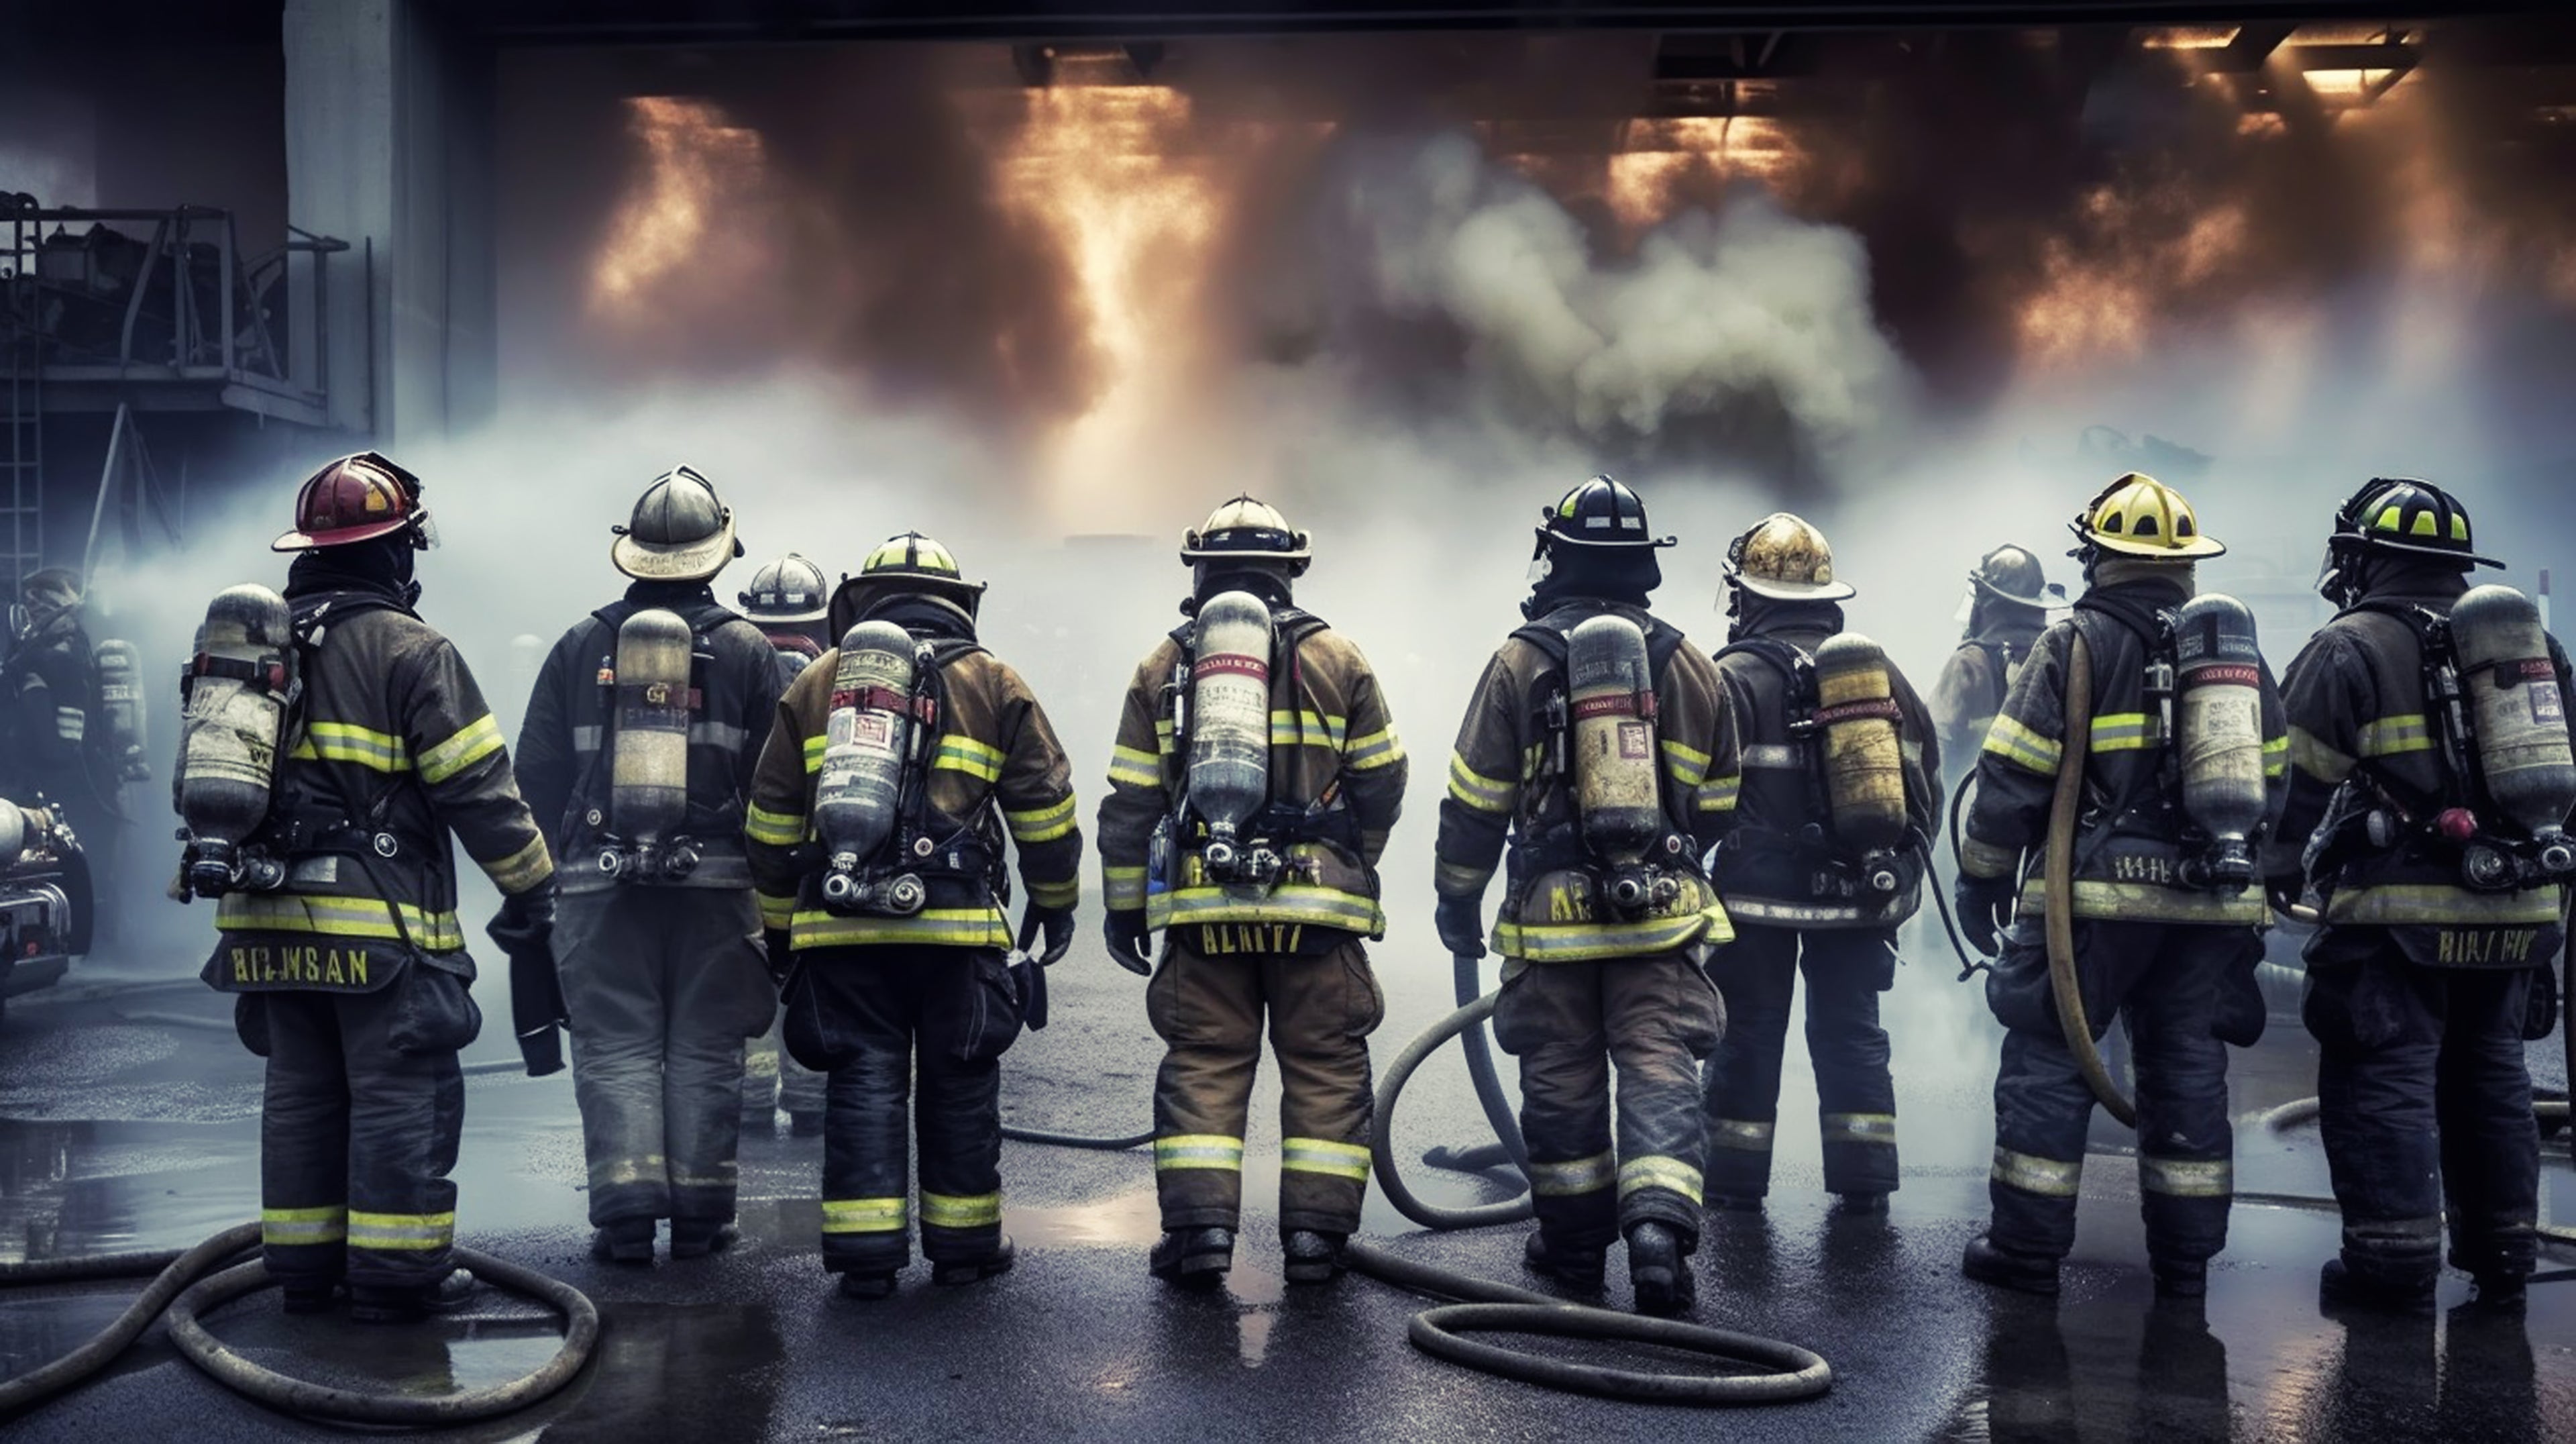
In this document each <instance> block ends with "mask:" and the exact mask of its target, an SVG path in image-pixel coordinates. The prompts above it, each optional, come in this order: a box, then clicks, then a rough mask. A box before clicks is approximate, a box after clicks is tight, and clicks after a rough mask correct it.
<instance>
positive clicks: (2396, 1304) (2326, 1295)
mask: <svg viewBox="0 0 2576 1444" xmlns="http://www.w3.org/2000/svg"><path fill="white" fill-rule="evenodd" d="M2433 1283H2434V1281H2433V1280H2432V1279H2429V1278H2428V1279H2426V1280H2424V1281H2423V1282H2422V1283H2403V1282H2397V1281H2394V1280H2384V1279H2377V1278H2372V1277H2370V1276H2368V1275H2366V1274H2362V1273H2358V1272H2355V1271H2354V1270H2353V1268H2352V1266H2351V1265H2349V1264H2346V1263H2345V1262H2344V1261H2343V1260H2342V1259H2341V1258H2330V1259H2327V1260H2326V1262H2325V1267H2323V1268H2321V1269H2319V1270H2317V1307H2318V1309H2319V1310H2320V1311H2321V1312H2323V1313H2325V1314H2326V1315H2327V1316H2328V1317H2332V1316H2334V1315H2335V1314H2338V1313H2340V1312H2342V1311H2344V1310H2346V1309H2366V1310H2374V1311H2379V1312H2386V1313H2399V1314H2429V1313H2431V1312H2433Z"/></svg>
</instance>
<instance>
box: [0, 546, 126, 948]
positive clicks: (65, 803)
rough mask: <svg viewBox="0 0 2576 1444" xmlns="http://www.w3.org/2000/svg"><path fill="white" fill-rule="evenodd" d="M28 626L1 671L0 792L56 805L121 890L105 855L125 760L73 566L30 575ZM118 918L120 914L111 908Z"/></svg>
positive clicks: (24, 597) (25, 597)
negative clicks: (114, 752) (105, 710)
mask: <svg viewBox="0 0 2576 1444" xmlns="http://www.w3.org/2000/svg"><path fill="white" fill-rule="evenodd" d="M18 596H19V600H20V602H21V603H22V604H23V605H24V607H25V610H26V617H27V624H26V626H25V627H24V628H23V629H22V630H21V631H20V632H19V633H18V635H17V636H16V637H15V638H14V639H13V640H12V644H11V646H10V649H9V655H8V659H7V662H6V663H5V665H0V702H5V705H6V709H7V710H6V713H5V716H0V769H5V770H6V772H7V773H8V774H9V775H8V776H5V777H0V785H5V786H7V787H8V788H9V795H10V796H12V797H19V798H24V799H26V800H27V801H28V802H29V803H31V804H32V803H33V802H34V801H35V800H36V799H37V798H38V797H40V796H41V797H42V798H43V799H44V800H45V801H46V802H48V803H50V804H52V805H53V806H54V807H55V808H56V809H58V810H59V811H60V812H61V814H62V815H63V816H65V817H66V818H68V819H69V820H70V821H71V823H72V825H73V826H75V827H76V828H78V829H79V831H80V835H81V840H82V844H83V846H84V848H85V850H86V851H87V852H88V853H89V856H90V864H91V867H92V869H93V871H94V873H95V875H96V876H98V877H99V878H100V879H101V880H103V881H108V882H109V883H110V885H111V886H112V885H113V878H114V873H113V870H112V865H111V862H110V860H109V858H108V856H107V855H106V854H107V852H108V850H109V842H110V838H111V837H112V835H113V832H114V828H113V822H114V821H115V818H116V814H115V812H114V811H113V810H112V803H113V800H114V798H115V794H116V792H117V790H118V783H119V774H118V761H117V759H115V758H114V757H111V756H106V755H103V753H104V751H105V749H106V747H107V745H108V744H109V742H110V740H111V739H110V738H109V736H108V728H107V726H106V719H105V718H104V717H103V716H101V715H100V708H99V690H98V680H99V679H98V673H97V668H96V666H95V664H94V663H93V661H92V653H91V649H90V640H89V633H88V631H87V630H86V629H85V628H84V627H83V626H82V625H81V614H82V608H83V606H84V604H85V601H86V599H85V598H84V597H83V595H82V592H81V584H80V575H79V573H77V572H74V571H73V570H71V569H70V568H69V567H46V568H44V569H43V570H41V571H37V572H32V573H29V574H28V576H27V579H26V581H25V582H23V583H22V584H20V586H19V589H18ZM109 911H110V912H111V913H113V911H114V909H109Z"/></svg>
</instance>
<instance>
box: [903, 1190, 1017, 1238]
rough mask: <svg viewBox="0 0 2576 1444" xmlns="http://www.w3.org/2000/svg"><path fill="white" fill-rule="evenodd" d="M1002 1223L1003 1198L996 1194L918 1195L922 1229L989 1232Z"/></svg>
mask: <svg viewBox="0 0 2576 1444" xmlns="http://www.w3.org/2000/svg"><path fill="white" fill-rule="evenodd" d="M1001 1221H1002V1195H1001V1194H999V1193H972V1194H947V1193H932V1192H931V1191H929V1190H928V1189H924V1190H922V1193H921V1222H922V1225H923V1227H925V1228H990V1227H992V1226H993V1225H995V1224H998V1223H1000V1222H1001Z"/></svg>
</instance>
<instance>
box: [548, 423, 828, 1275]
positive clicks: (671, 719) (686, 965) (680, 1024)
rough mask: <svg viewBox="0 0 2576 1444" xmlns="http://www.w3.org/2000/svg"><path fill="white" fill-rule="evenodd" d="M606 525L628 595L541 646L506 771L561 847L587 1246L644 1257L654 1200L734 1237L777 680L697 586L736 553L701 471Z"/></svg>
mask: <svg viewBox="0 0 2576 1444" xmlns="http://www.w3.org/2000/svg"><path fill="white" fill-rule="evenodd" d="M610 531H611V532H612V534H613V535H614V536H615V540H614V541H613V542H611V543H610V545H609V552H608V556H609V562H610V564H611V565H613V566H615V567H616V568H617V570H618V571H620V572H622V573H624V574H625V575H626V576H627V577H628V578H630V579H631V580H630V581H629V583H628V585H627V588H626V595H625V596H624V597H622V598H620V599H619V600H617V601H614V602H611V603H609V604H608V605H606V606H604V607H601V608H599V609H598V610H597V611H594V612H592V613H591V614H590V615H589V616H586V617H584V618H582V619H581V620H580V621H579V622H577V623H575V624H574V625H573V627H572V629H571V630H570V631H567V632H565V633H564V635H563V637H562V639H561V640H559V641H557V642H556V643H555V645H554V649H553V651H551V652H549V653H548V654H547V656H546V660H545V665H544V666H543V667H542V668H540V669H539V671H538V673H537V685H536V689H535V691H534V692H533V693H531V694H530V696H529V699H528V711H527V719H526V721H525V722H524V723H523V724H522V726H521V728H520V732H519V778H520V781H521V783H522V785H523V786H524V787H525V788H526V791H527V797H528V805H529V807H530V808H532V809H533V810H534V811H535V812H536V815H537V817H538V818H539V819H540V820H541V821H542V822H543V823H544V824H545V827H546V839H547V841H548V843H549V844H550V845H551V846H552V848H553V850H554V854H555V856H556V857H558V858H560V859H562V862H561V864H560V875H561V878H562V885H563V906H562V913H561V916H560V918H559V919H558V921H557V924H556V927H555V935H554V941H555V964H556V972H557V976H558V977H559V978H560V979H561V983H562V988H563V1001H564V1008H565V1013H566V1016H568V1017H569V1018H570V1020H571V1023H572V1028H571V1032H572V1064H573V1097H574V1100H575V1101H576V1102H577V1103H578V1104H579V1105H580V1108H581V1124H582V1128H581V1132H582V1151H583V1153H584V1154H585V1155H586V1159H587V1162H588V1165H589V1173H590V1222H591V1226H592V1228H593V1230H594V1232H593V1234H592V1238H591V1255H592V1257H594V1258H596V1259H598V1260H600V1261H601V1262H603V1263H606V1262H612V1261H613V1262H618V1263H650V1262H652V1259H653V1243H654V1238H655V1235H656V1233H657V1231H658V1225H659V1221H660V1220H663V1219H669V1220H670V1222H671V1235H670V1250H671V1257H673V1258H675V1259H684V1258H698V1257H703V1256H704V1255H706V1254H708V1253H711V1252H714V1251H716V1250H718V1249H721V1248H724V1247H726V1246H727V1245H728V1244H729V1243H731V1242H732V1239H733V1236H734V1225H733V1217H734V1188H735V1162H734V1152H735V1148H736V1145H737V1143H738V1142H739V1139H740V1130H741V1126H742V1111H741V1103H740V1098H739V1092H738V1090H739V1086H740V1080H741V1078H742V1074H743V1040H744V1039H745V1038H746V1037H757V1036H759V1035H760V1034H761V1033H763V1032H766V1031H767V1030H768V1028H769V1025H770V1022H771V1020H772V1018H773V1017H774V1016H775V1015H776V1013H777V995H776V993H775V992H774V991H773V990H772V988H771V985H770V981H769V974H768V963H767V954H766V952H765V950H764V949H763V946H762V938H761V925H760V906H759V903H758V902H757V901H756V900H755V898H754V896H753V893H752V885H751V868H750V864H749V861H748V859H747V858H746V857H745V855H744V851H743V837H742V832H743V819H744V816H745V809H746V807H747V805H748V799H749V797H750V795H751V769H752V764H753V763H754V762H755V761H757V760H758V758H759V756H760V748H761V744H762V743H763V742H765V741H767V740H768V736H769V727H770V722H771V719H772V718H773V717H775V716H776V714H777V710H778V696H779V691H780V688H779V683H778V665H777V659H776V656H775V654H774V653H773V651H772V650H771V647H770V644H769V640H768V639H767V638H766V637H764V636H762V635H761V632H760V629H759V628H758V627H755V626H753V625H752V624H751V623H750V622H747V621H745V620H743V619H742V618H741V617H739V616H737V615H735V614H734V613H733V612H731V611H728V610H726V609H725V608H724V607H723V606H722V605H721V604H719V603H718V602H717V601H716V599H715V593H714V592H713V591H712V590H711V589H710V587H709V586H708V583H709V582H710V581H711V580H712V579H713V578H714V577H715V575H716V574H717V573H718V572H720V571H722V570H724V567H725V564H726V563H728V562H730V561H732V560H733V559H734V558H735V557H737V556H740V555H741V554H742V544H741V543H740V542H738V541H736V540H735V538H734V516H733V512H732V511H731V510H730V509H729V508H727V507H726V506H725V504H724V503H723V501H722V500H721V499H720V498H719V497H718V496H717V494H716V490H715V487H714V485H713V484H712V483H710V482H709V481H708V480H707V479H706V478H705V477H703V476H701V475H699V474H698V473H697V472H695V471H693V470H691V469H690V468H688V467H686V466H681V467H678V468H676V469H674V470H672V471H670V472H667V473H665V474H664V475H662V476H660V477H657V478H655V479H654V481H653V482H652V484H651V485H649V486H647V487H646V488H645V489H644V493H643V495H642V496H640V497H639V498H637V500H636V502H635V508H634V513H633V515H632V517H631V518H630V520H629V521H628V524H627V525H625V526H620V527H611V528H610Z"/></svg>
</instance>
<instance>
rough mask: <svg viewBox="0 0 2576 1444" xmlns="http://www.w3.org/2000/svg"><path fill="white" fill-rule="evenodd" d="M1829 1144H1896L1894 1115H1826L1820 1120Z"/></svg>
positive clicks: (1892, 1145)
mask: <svg viewBox="0 0 2576 1444" xmlns="http://www.w3.org/2000/svg"><path fill="white" fill-rule="evenodd" d="M1818 1122H1819V1123H1820V1124H1821V1125H1822V1126H1823V1129H1824V1135H1825V1141H1826V1142H1827V1143H1883V1144H1886V1145H1888V1146H1889V1147H1894V1146H1895V1144H1896V1115H1895V1114H1893V1113H1826V1114H1822V1115H1820V1116H1819V1118H1818Z"/></svg>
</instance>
